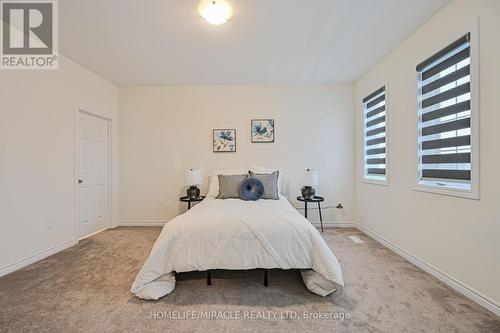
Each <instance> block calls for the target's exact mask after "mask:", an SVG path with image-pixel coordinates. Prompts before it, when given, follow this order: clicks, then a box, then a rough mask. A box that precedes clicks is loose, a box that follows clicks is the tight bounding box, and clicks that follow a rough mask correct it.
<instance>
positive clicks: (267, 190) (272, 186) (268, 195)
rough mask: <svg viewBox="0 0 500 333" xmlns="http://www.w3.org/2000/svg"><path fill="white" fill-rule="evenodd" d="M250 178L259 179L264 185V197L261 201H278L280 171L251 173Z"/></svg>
mask: <svg viewBox="0 0 500 333" xmlns="http://www.w3.org/2000/svg"><path fill="white" fill-rule="evenodd" d="M249 174H250V177H253V178H257V179H258V180H260V182H261V183H262V185H264V195H263V196H262V197H261V199H274V200H278V199H279V196H278V193H279V192H278V176H279V171H274V172H273V173H266V174H263V173H253V172H252V171H249Z"/></svg>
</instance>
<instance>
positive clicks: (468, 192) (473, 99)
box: [414, 21, 480, 200]
mask: <svg viewBox="0 0 500 333" xmlns="http://www.w3.org/2000/svg"><path fill="white" fill-rule="evenodd" d="M477 25H478V22H477V21H476V22H475V24H474V25H473V26H472V27H471V29H468V32H469V33H470V65H469V66H470V138H471V139H470V140H471V144H470V147H471V161H470V165H471V180H470V184H471V188H470V189H460V188H454V187H449V186H445V185H438V184H437V183H438V182H439V181H435V182H433V181H423V180H422V179H421V178H420V158H419V156H420V153H421V151H420V138H421V137H420V126H421V119H420V115H419V111H420V103H419V93H418V84H419V80H420V74H419V72H416V84H417V89H416V90H415V92H416V97H417V98H416V106H417V107H416V111H417V113H416V114H417V140H416V144H417V154H416V159H417V163H416V169H417V170H416V184H415V186H414V190H415V191H421V192H428V193H435V194H441V195H448V196H454V197H461V198H467V199H476V200H479V199H480V192H479V184H480V182H479V170H480V165H479V47H478V46H479V34H478V26H477ZM465 33H467V31H464V32H463V33H460V35H458V36H455V38H454V39H453V38H450V39H449V40H451V41H453V40H457V39H459V38H460V37H462V36H463V35H464V34H465ZM444 45H447V44H446V43H444ZM442 48H443V45H442V44H441V45H440V46H439V47H437V48H436V50H434V52H431V56H432V55H433V54H436V53H437V52H439V51H440V50H441V49H442Z"/></svg>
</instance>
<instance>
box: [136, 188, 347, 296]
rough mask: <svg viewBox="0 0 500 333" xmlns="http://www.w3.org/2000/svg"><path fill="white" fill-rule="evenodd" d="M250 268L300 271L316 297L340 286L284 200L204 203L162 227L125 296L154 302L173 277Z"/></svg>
mask: <svg viewBox="0 0 500 333" xmlns="http://www.w3.org/2000/svg"><path fill="white" fill-rule="evenodd" d="M253 268H281V269H292V268H295V269H301V274H302V278H303V280H304V283H305V284H306V286H307V288H308V289H309V290H310V291H312V292H313V293H316V294H318V295H321V296H326V295H328V294H330V293H332V292H334V291H335V290H336V289H337V288H339V286H343V285H344V282H343V280H342V270H341V268H340V265H339V263H338V261H337V258H336V257H335V255H334V254H333V253H332V251H331V250H330V249H329V248H328V246H327V245H326V243H325V241H324V240H323V238H322V237H321V234H320V233H319V232H318V230H317V229H316V228H314V227H313V226H312V225H311V224H310V223H309V222H308V221H307V220H306V219H305V218H304V217H303V216H302V215H301V214H299V212H297V210H295V208H293V207H292V205H291V204H290V203H289V202H288V200H287V199H286V198H284V197H280V200H258V201H243V200H240V199H225V200H221V199H210V198H207V199H205V200H204V201H202V202H201V203H199V204H198V205H196V206H195V207H193V208H192V209H191V210H189V211H188V212H186V213H185V214H182V215H180V216H177V217H176V218H174V219H172V220H171V221H170V222H168V223H166V224H165V226H164V227H163V230H162V232H161V234H160V236H159V237H158V239H157V240H156V242H155V244H154V246H153V249H152V250H151V254H150V255H149V258H148V259H147V260H146V262H145V263H144V265H143V266H142V268H141V270H140V272H139V274H138V275H137V277H136V279H135V281H134V284H133V285H132V289H131V290H132V292H133V293H134V294H135V295H137V296H138V297H140V298H144V299H155V300H156V299H158V298H160V297H162V296H164V295H166V294H169V293H171V292H172V291H173V290H174V288H175V276H174V272H187V271H203V270H208V269H253Z"/></svg>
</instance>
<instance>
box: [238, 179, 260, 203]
mask: <svg viewBox="0 0 500 333" xmlns="http://www.w3.org/2000/svg"><path fill="white" fill-rule="evenodd" d="M239 190H240V199H242V200H245V201H255V200H259V199H260V198H261V197H262V195H264V185H262V182H261V181H260V180H258V179H257V178H252V177H248V178H246V179H245V180H244V181H242V182H241V183H240V189H239Z"/></svg>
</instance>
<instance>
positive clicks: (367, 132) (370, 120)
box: [363, 86, 387, 181]
mask: <svg viewBox="0 0 500 333" xmlns="http://www.w3.org/2000/svg"><path fill="white" fill-rule="evenodd" d="M363 106H364V107H363V109H364V117H363V119H364V166H365V178H367V179H375V180H383V181H385V180H387V175H386V160H387V155H386V142H385V133H386V130H385V120H386V115H385V111H386V109H385V86H384V87H382V88H380V89H378V90H376V91H374V92H373V93H371V94H370V95H368V96H366V97H365V98H363Z"/></svg>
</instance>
